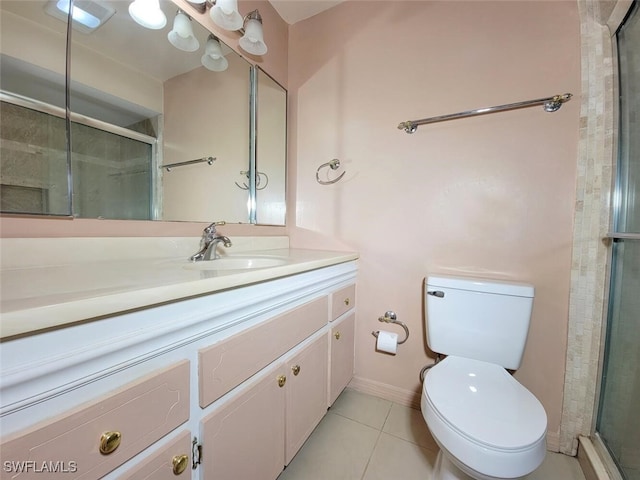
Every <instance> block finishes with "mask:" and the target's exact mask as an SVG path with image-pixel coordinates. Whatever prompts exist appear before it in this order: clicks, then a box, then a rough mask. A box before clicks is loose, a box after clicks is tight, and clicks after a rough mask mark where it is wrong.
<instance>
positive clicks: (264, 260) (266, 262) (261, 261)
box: [184, 255, 287, 270]
mask: <svg viewBox="0 0 640 480" xmlns="http://www.w3.org/2000/svg"><path fill="white" fill-rule="evenodd" d="M286 263H287V260H286V259H284V258H281V257H257V256H256V257H244V256H239V255H238V256H233V257H222V258H217V259H215V260H203V261H200V262H193V263H190V264H189V265H185V267H184V268H187V269H189V270H252V269H256V268H269V267H277V266H280V265H285V264H286Z"/></svg>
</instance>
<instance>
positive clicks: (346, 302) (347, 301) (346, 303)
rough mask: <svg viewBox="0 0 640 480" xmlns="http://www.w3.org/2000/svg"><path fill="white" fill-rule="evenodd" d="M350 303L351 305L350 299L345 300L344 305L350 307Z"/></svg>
mask: <svg viewBox="0 0 640 480" xmlns="http://www.w3.org/2000/svg"><path fill="white" fill-rule="evenodd" d="M349 303H351V301H350V300H349V297H347V298H345V299H344V304H345V305H346V306H347V307H348V306H349Z"/></svg>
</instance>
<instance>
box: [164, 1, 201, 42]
mask: <svg viewBox="0 0 640 480" xmlns="http://www.w3.org/2000/svg"><path fill="white" fill-rule="evenodd" d="M167 38H168V39H169V42H170V43H171V45H173V46H174V47H176V48H177V49H178V50H182V51H185V52H195V51H196V50H198V49H199V48H200V42H198V39H197V38H196V37H195V35H194V34H193V26H192V25H191V18H190V17H189V16H188V15H187V14H186V13H184V12H183V11H182V10H178V13H176V18H175V19H174V20H173V29H172V30H171V31H170V32H169V34H168V35H167Z"/></svg>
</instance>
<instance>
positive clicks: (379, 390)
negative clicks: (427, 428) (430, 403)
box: [349, 376, 421, 409]
mask: <svg viewBox="0 0 640 480" xmlns="http://www.w3.org/2000/svg"><path fill="white" fill-rule="evenodd" d="M349 387H350V388H353V389H354V390H357V391H359V392H362V393H368V394H369V395H374V396H376V397H379V398H384V399H385V400H389V401H390V402H395V403H398V404H400V405H404V406H405V407H411V408H417V409H419V408H420V394H421V393H420V391H417V392H415V391H411V390H405V389H403V388H399V387H394V386H393V385H389V384H387V383H382V382H376V381H375V380H369V379H366V378H362V377H357V376H354V377H353V378H352V379H351V382H350V383H349Z"/></svg>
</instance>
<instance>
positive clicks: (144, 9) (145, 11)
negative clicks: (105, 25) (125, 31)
mask: <svg viewBox="0 0 640 480" xmlns="http://www.w3.org/2000/svg"><path fill="white" fill-rule="evenodd" d="M129 15H131V18H133V19H134V20H135V22H136V23H137V24H138V25H142V26H143V27H145V28H150V29H151V30H159V29H161V28H164V26H165V25H166V24H167V17H166V16H165V14H164V12H163V11H162V10H160V3H159V0H135V1H134V2H133V3H131V5H129Z"/></svg>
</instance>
